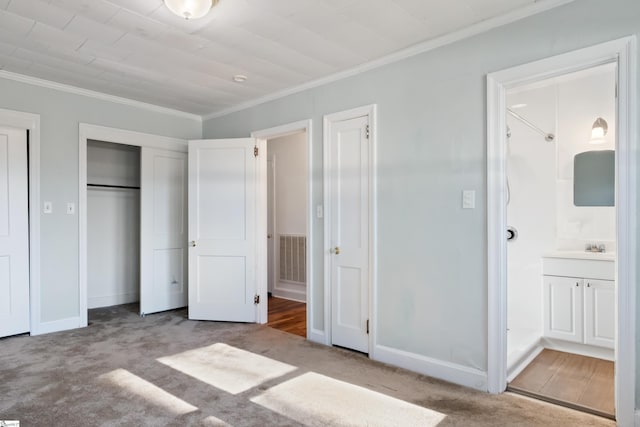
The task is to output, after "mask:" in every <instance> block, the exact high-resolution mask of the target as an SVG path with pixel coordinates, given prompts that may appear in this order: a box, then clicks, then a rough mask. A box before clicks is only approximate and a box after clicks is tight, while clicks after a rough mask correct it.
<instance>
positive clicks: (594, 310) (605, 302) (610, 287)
mask: <svg viewBox="0 0 640 427" xmlns="http://www.w3.org/2000/svg"><path fill="white" fill-rule="evenodd" d="M585 283H586V285H585V288H584V292H585V293H584V310H585V313H584V343H585V344H591V345H597V346H600V347H607V348H615V342H616V341H615V336H616V291H615V282H613V281H612V280H594V279H585Z"/></svg>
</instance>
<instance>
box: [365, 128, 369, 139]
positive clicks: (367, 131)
mask: <svg viewBox="0 0 640 427" xmlns="http://www.w3.org/2000/svg"><path fill="white" fill-rule="evenodd" d="M365 133H366V137H367V139H369V125H367V128H366V130H365Z"/></svg>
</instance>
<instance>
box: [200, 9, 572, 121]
mask: <svg viewBox="0 0 640 427" xmlns="http://www.w3.org/2000/svg"><path fill="white" fill-rule="evenodd" d="M574 1H575V0H538V1H536V2H535V3H532V4H530V5H528V6H525V7H523V8H521V9H517V10H514V11H511V12H508V13H506V14H504V15H500V16H496V17H494V18H490V19H487V20H484V21H480V22H478V23H476V24H473V25H471V26H469V27H466V28H463V29H461V30H458V31H454V32H452V33H449V34H445V35H443V36H439V37H436V38H434V39H430V40H427V41H424V42H421V43H418V44H416V45H413V46H411V47H408V48H406V49H402V50H399V51H397V52H394V53H392V54H389V55H386V56H383V57H381V58H378V59H375V60H373V61H370V62H366V63H364V64H360V65H358V66H356V67H353V68H350V69H348V70H344V71H339V72H337V73H335V74H331V75H329V76H327V77H322V78H320V79H317V80H313V81H310V82H308V83H304V84H302V85H299V86H295V87H292V88H289V89H285V90H282V91H279V92H275V93H272V94H270V95H266V96H263V97H260V98H256V99H254V100H251V101H247V102H244V103H242V104H238V105H236V106H234V107H230V108H227V109H224V110H221V111H217V112H212V113H210V114H207V115H204V116H202V119H203V120H210V119H216V118H218V117H222V116H226V115H228V114H231V113H236V112H238V111H242V110H246V109H247V108H251V107H255V106H256V105H260V104H264V103H266V102H269V101H274V100H276V99H280V98H284V97H286V96H289V95H293V94H296V93H299V92H302V91H305V90H308V89H313V88H315V87H318V86H322V85H325V84H328V83H332V82H335V81H338V80H342V79H346V78H348V77H352V76H355V75H357V74H361V73H364V72H366V71H369V70H373V69H376V68H379V67H382V66H385V65H388V64H392V63H394V62H399V61H402V60H403V59H407V58H410V57H412V56H416V55H419V54H421V53H425V52H428V51H430V50H434V49H437V48H439V47H442V46H445V45H448V44H451V43H455V42H457V41H460V40H463V39H466V38H469V37H472V36H475V35H477V34H480V33H484V32H487V31H489V30H492V29H494V28H497V27H501V26H503V25H507V24H510V23H512V22H515V21H519V20H521V19H524V18H527V17H529V16H533V15H537V14H539V13H542V12H545V11H547V10H549V9H553V8H556V7H559V6H562V5H565V4H568V3H572V2H574Z"/></svg>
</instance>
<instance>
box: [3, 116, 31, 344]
mask: <svg viewBox="0 0 640 427" xmlns="http://www.w3.org/2000/svg"><path fill="white" fill-rule="evenodd" d="M28 197H29V183H28V172H27V132H26V131H24V130H19V129H11V128H0V337H6V336H9V335H16V334H21V333H25V332H29V212H28V209H29V205H28Z"/></svg>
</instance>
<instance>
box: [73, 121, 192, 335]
mask: <svg viewBox="0 0 640 427" xmlns="http://www.w3.org/2000/svg"><path fill="white" fill-rule="evenodd" d="M90 139H91V140H97V141H105V142H111V143H114V144H124V145H132V146H136V147H148V148H159V149H164V150H171V151H178V152H181V153H186V152H187V147H188V143H187V140H184V139H179V138H171V137H168V136H160V135H153V134H149V133H143V132H135V131H130V130H125V129H118V128H110V127H106V126H98V125H92V124H88V123H80V124H79V126H78V210H77V212H78V310H79V319H80V320H79V325H78V326H77V327H79V328H83V327H85V326H87V325H88V312H87V310H88V308H87V307H88V299H87V298H88V294H87V141H88V140H90ZM141 221H142V219H141Z"/></svg>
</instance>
